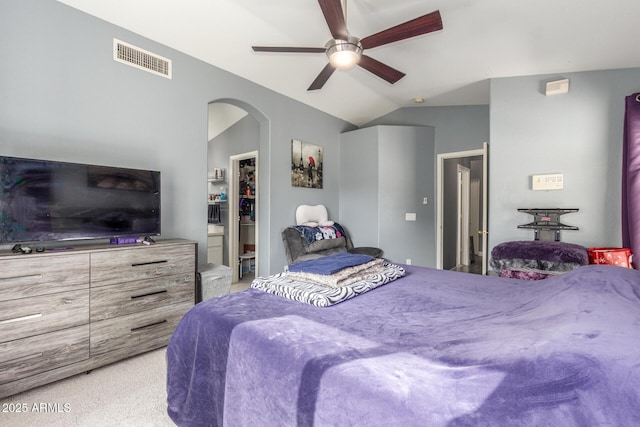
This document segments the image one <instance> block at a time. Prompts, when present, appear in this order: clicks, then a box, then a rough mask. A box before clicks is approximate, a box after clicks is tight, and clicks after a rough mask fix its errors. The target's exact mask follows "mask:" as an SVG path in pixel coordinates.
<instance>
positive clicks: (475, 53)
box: [58, 0, 640, 125]
mask: <svg viewBox="0 0 640 427" xmlns="http://www.w3.org/2000/svg"><path fill="white" fill-rule="evenodd" d="M58 1H60V2H61V3H64V4H67V5H69V6H72V7H74V8H77V9H80V10H82V11H84V12H86V13H89V14H91V15H95V16H96V17H98V18H101V19H103V20H106V21H108V22H111V23H113V24H116V25H118V26H121V27H124V28H126V29H128V30H131V31H133V32H135V33H138V34H140V35H142V36H145V37H148V38H150V39H153V40H155V41H157V42H159V43H162V44H164V45H167V46H169V47H171V48H174V49H177V50H179V51H181V52H184V53H186V54H189V55H191V56H194V57H196V58H198V59H200V60H202V61H205V62H208V63H210V64H212V65H215V66H216V67H219V68H222V69H224V70H227V71H230V72H232V73H234V74H237V75H239V76H242V77H244V78H246V79H248V80H251V81H253V82H256V83H258V84H260V85H262V86H265V87H267V88H270V89H272V90H275V91H277V92H280V93H282V94H284V95H286V96H288V97H291V98H294V99H296V100H299V101H301V102H303V103H305V104H308V105H311V106H313V107H315V108H317V109H319V110H322V111H325V112H327V113H329V114H332V115H334V116H336V117H340V118H342V119H344V120H347V121H349V122H351V123H354V124H356V125H360V124H363V123H366V122H368V121H370V120H372V119H374V118H376V117H379V116H381V115H383V114H385V113H387V112H390V111H393V110H395V109H397V108H400V107H407V106H413V105H416V104H415V103H414V102H413V99H414V98H417V97H419V98H423V99H424V103H423V104H420V105H429V106H443V105H480V104H488V103H489V83H488V82H489V79H491V78H495V77H506V76H519V75H535V74H558V76H559V77H561V76H562V73H567V72H572V71H584V70H601V69H614V68H629V67H640V54H639V52H638V40H640V19H638V18H640V1H638V0H607V1H606V2H605V1H596V0H536V1H530V0H529V1H523V0H520V1H519V0H348V1H347V5H346V11H347V14H346V15H347V16H346V21H347V28H348V29H349V31H350V33H351V34H352V35H355V36H357V37H361V38H362V37H365V36H368V35H371V34H373V33H376V32H378V31H381V30H384V29H387V28H389V27H392V26H394V25H397V24H400V23H403V22H406V21H409V20H411V19H413V18H416V17H418V16H421V15H425V14H427V13H429V12H432V11H434V10H439V11H440V14H441V16H442V22H443V27H444V28H443V29H442V30H440V31H436V32H433V33H430V34H426V35H422V36H418V37H414V38H410V39H407V40H403V41H399V42H395V43H391V44H388V45H385V46H380V47H376V48H373V49H370V50H367V51H366V54H368V55H369V56H371V57H373V58H375V59H377V60H379V61H381V62H383V63H385V64H388V65H390V66H392V67H393V68H396V69H398V70H400V71H402V72H404V73H406V76H405V77H404V78H402V79H401V80H400V81H398V82H397V83H395V84H393V85H391V84H389V83H387V82H386V81H384V80H382V79H380V78H378V77H376V76H374V75H373V74H371V73H369V72H367V71H366V70H364V69H362V68H361V67H356V68H354V69H351V70H348V71H340V70H338V71H336V72H335V73H334V74H333V75H332V76H331V78H330V79H329V80H328V82H327V83H326V84H325V85H324V87H323V88H322V89H321V90H317V91H307V88H308V87H309V85H310V84H311V82H312V81H313V80H314V79H315V77H316V76H317V75H318V74H319V73H320V71H321V70H322V68H323V67H324V66H325V65H326V63H327V57H326V55H324V54H323V53H304V54H301V53H256V52H253V51H252V49H251V46H252V45H267V46H312V47H323V46H324V44H325V43H326V42H327V41H328V40H329V39H330V38H331V35H330V32H329V29H328V27H327V23H326V21H325V19H324V17H323V14H322V11H321V9H320V6H319V4H318V2H317V1H316V0H174V1H171V0H112V1H94V0H58ZM639 85H640V82H639Z"/></svg>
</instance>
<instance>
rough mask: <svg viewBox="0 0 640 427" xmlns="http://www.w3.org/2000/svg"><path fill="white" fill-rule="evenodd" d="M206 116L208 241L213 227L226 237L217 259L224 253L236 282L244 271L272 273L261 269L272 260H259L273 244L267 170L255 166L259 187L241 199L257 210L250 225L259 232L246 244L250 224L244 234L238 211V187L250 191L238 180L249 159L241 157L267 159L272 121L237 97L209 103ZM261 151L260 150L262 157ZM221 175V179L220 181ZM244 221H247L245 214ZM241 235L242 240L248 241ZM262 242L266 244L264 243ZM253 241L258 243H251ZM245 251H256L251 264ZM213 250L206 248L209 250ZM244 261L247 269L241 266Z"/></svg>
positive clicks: (225, 260) (265, 257)
mask: <svg viewBox="0 0 640 427" xmlns="http://www.w3.org/2000/svg"><path fill="white" fill-rule="evenodd" d="M208 114H209V125H208V130H209V135H208V150H207V151H208V154H207V171H208V177H207V178H208V181H209V184H208V191H209V194H208V195H207V197H208V199H211V198H212V197H213V198H214V200H209V203H208V210H209V212H208V216H207V218H208V225H207V233H208V239H207V240H208V241H209V240H210V237H211V235H212V233H211V232H212V231H214V230H215V231H214V233H213V234H215V235H217V236H222V247H220V248H219V249H218V248H216V249H215V250H214V251H213V252H212V253H213V254H215V255H217V256H218V258H217V259H218V260H220V255H221V258H222V263H223V264H224V265H228V266H229V267H231V268H232V272H233V276H232V277H233V279H232V282H234V283H236V282H237V281H238V279H239V278H240V275H241V274H242V273H243V272H246V273H250V276H253V274H260V275H262V274H268V271H263V270H264V269H265V268H266V269H267V270H268V263H267V262H261V260H266V259H268V256H269V253H268V252H269V245H268V244H267V242H268V238H269V236H268V234H267V231H268V227H267V226H266V225H268V212H269V200H268V198H267V197H264V194H268V192H266V193H265V192H264V191H265V190H266V191H268V188H269V181H268V176H267V174H266V173H263V172H262V170H261V169H260V168H259V167H258V168H256V169H255V181H256V182H260V186H259V187H257V188H253V190H252V191H253V192H254V193H253V194H251V195H250V196H249V197H243V198H242V201H243V203H245V204H247V201H248V200H249V199H250V200H251V207H252V208H253V209H254V211H253V215H252V217H251V221H252V222H253V223H255V227H252V229H253V230H255V235H253V236H251V237H250V240H249V241H248V242H247V240H246V239H247V231H248V228H249V227H247V225H246V224H245V225H243V227H244V228H245V230H244V231H245V233H244V234H242V230H241V229H240V219H241V218H240V212H241V211H239V209H238V208H239V201H240V200H241V198H240V197H241V196H240V191H243V192H244V191H246V184H244V183H240V180H239V176H238V172H239V171H238V168H239V164H240V162H241V161H242V163H243V166H244V162H245V160H243V159H242V157H243V156H244V155H245V154H246V153H254V154H253V157H254V158H255V160H254V161H255V162H259V161H268V155H269V132H268V121H267V119H266V118H265V117H264V115H263V114H262V113H260V112H259V111H258V110H256V109H255V108H254V107H252V106H250V105H248V104H246V103H244V102H242V101H239V100H233V99H220V100H216V101H213V102H211V103H210V104H209V111H208ZM258 153H260V158H259V159H258ZM265 158H266V159H265ZM220 171H222V172H220ZM216 174H217V175H216ZM221 176H223V179H219V178H220V177H221ZM244 178H245V177H244V176H243V179H244ZM254 187H255V186H254ZM258 189H260V190H258ZM256 190H257V191H256ZM223 192H224V193H225V196H224V197H222V196H220V194H221V193H223ZM223 199H224V200H223ZM212 205H214V209H212ZM241 208H243V207H241ZM212 210H213V213H214V218H213V221H212V219H211V213H212ZM242 212H244V211H242ZM216 215H217V216H216ZM242 219H243V220H246V218H244V215H243V217H242ZM245 222H247V221H245ZM216 223H217V224H216ZM260 224H264V226H263V227H260ZM241 238H242V239H244V243H242V241H241ZM260 242H264V244H261V243H260ZM251 245H254V246H253V247H251ZM218 251H219V252H218ZM247 251H251V252H253V253H254V256H253V258H252V259H250V260H249V262H248V263H247V262H245V263H244V264H243V263H241V262H240V257H239V255H243V254H244V253H245V252H247ZM210 252H211V251H208V254H209V253H210ZM243 265H244V267H245V269H244V270H240V268H242V267H243ZM261 266H262V267H261ZM247 269H249V270H250V271H247ZM246 278H247V277H246V276H245V279H246Z"/></svg>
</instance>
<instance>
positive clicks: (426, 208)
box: [340, 126, 436, 267]
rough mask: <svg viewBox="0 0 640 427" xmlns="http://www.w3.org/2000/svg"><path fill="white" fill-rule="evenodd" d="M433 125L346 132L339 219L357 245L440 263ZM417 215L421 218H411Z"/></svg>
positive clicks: (392, 256)
mask: <svg viewBox="0 0 640 427" xmlns="http://www.w3.org/2000/svg"><path fill="white" fill-rule="evenodd" d="M433 133H434V129H433V128H431V127H419V126H373V127H370V128H365V129H359V130H356V131H352V132H347V133H344V134H343V135H342V181H341V185H340V221H341V223H342V224H343V225H344V226H345V228H347V229H348V231H349V233H350V235H351V237H352V240H353V243H354V245H355V246H374V247H379V248H381V249H382V250H383V251H384V257H385V258H387V259H389V260H391V261H394V262H398V263H404V262H406V260H407V259H411V260H412V263H413V264H415V265H422V266H426V267H435V261H436V257H435V251H434V248H435V205H434V204H433V203H430V204H427V205H424V204H422V200H423V198H424V197H427V198H428V200H435V197H434V194H435V170H434V162H433V157H434V135H433ZM405 213H415V214H416V221H406V220H405Z"/></svg>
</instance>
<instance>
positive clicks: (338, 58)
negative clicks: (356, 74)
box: [325, 36, 362, 70]
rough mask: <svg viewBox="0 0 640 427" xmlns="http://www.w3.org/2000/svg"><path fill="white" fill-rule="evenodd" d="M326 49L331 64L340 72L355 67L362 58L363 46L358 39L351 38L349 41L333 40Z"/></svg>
mask: <svg viewBox="0 0 640 427" xmlns="http://www.w3.org/2000/svg"><path fill="white" fill-rule="evenodd" d="M325 48H326V49H327V56H328V57H329V63H330V64H331V65H332V66H333V67H335V68H338V69H340V70H348V69H350V68H353V67H355V66H356V65H357V64H358V62H360V57H361V56H362V44H361V43H360V39H359V38H357V37H352V36H349V37H348V38H347V40H339V39H331V40H329V41H328V42H327V44H326V45H325Z"/></svg>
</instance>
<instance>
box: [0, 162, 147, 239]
mask: <svg viewBox="0 0 640 427" xmlns="http://www.w3.org/2000/svg"><path fill="white" fill-rule="evenodd" d="M159 234H160V172H158V171H148V170H138V169H126V168H119V167H109V166H97V165H87V164H78V163H65V162H56V161H50V160H36V159H24V158H17V157H6V156H0V244H11V243H14V244H18V243H28V242H46V241H61V240H81V239H106V238H114V237H145V236H157V235H159Z"/></svg>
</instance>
